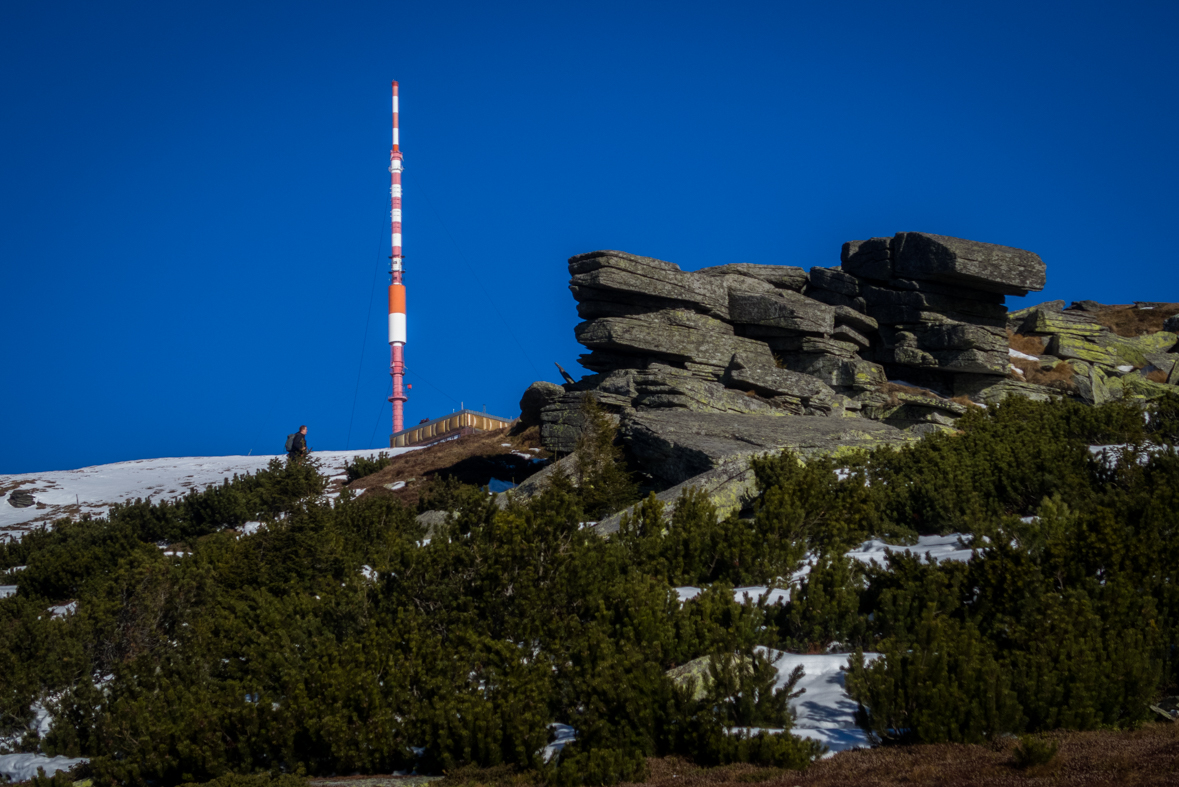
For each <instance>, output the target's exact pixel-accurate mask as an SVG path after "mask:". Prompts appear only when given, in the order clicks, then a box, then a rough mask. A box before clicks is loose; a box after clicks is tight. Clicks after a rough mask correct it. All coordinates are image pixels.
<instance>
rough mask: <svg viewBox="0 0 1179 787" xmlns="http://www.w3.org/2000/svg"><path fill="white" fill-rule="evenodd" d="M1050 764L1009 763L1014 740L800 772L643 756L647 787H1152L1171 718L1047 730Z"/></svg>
mask: <svg viewBox="0 0 1179 787" xmlns="http://www.w3.org/2000/svg"><path fill="white" fill-rule="evenodd" d="M1044 737H1046V738H1049V739H1052V740H1056V741H1058V742H1059V743H1060V751H1059V753H1058V754H1057V755H1056V757H1055V758H1054V759H1053V761H1052V762H1051V763H1049V764H1048V765H1043V766H1036V767H1032V768H1028V769H1026V770H1020V769H1019V768H1018V767H1016V764H1015V756H1014V751H1015V747H1016V745H1017V743H1018V741H1017V740H1016V739H1014V738H1004V739H1001V740H999V741H996V742H995V743H994V744H992V745H990V746H970V745H962V744H950V743H942V744H930V745H920V746H882V747H878V748H874V749H866V750H859V751H849V752H843V753H840V754H837V755H835V756H834V757H832V758H830V759H827V760H820V761H818V762H816V763H814V764H813V765H811V766H810V767H809V768H807V769H806V770H805V771H788V770H782V769H778V768H759V767H756V766H753V765H732V766H727V767H721V768H712V769H707V768H700V767H697V766H694V765H692V764H691V763H689V762H687V761H685V760H681V759H677V758H664V759H651V760H648V768H649V776H648V778H647V781H646V782H645V784H646V785H647V786H648V787H742V785H748V784H764V785H767V787H793V785H798V787H901V786H902V785H904V787H951V786H952V787H1008V786H1010V787H1023V785H1027V786H1028V787H1032V785H1053V786H1054V787H1056V786H1059V787H1088V786H1089V785H1094V786H1096V785H1119V786H1120V785H1126V786H1127V787H1132V786H1137V787H1154V786H1155V785H1158V786H1159V787H1162V785H1175V784H1179V724H1173V723H1168V722H1162V723H1157V724H1146V725H1144V726H1143V727H1141V728H1140V729H1137V730H1133V731H1123V732H1114V731H1107V730H1106V731H1100V732H1055V733H1049V734H1047V735H1045V736H1044Z"/></svg>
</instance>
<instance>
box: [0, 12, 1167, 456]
mask: <svg viewBox="0 0 1179 787" xmlns="http://www.w3.org/2000/svg"><path fill="white" fill-rule="evenodd" d="M1177 40H1179V3H1175V2H1124V1H1123V2H1052V3H1047V2H1028V1H1027V0H1023V1H1021V2H995V1H994V0H988V2H951V3H947V2H944V0H939V1H937V2H889V3H881V2H822V3H820V2H807V3H801V2H785V1H784V0H779V1H778V2H729V3H716V2H708V3H703V2H699V3H698V2H685V1H684V0H676V1H675V2H645V1H643V0H638V1H636V0H630V2H623V3H617V2H601V1H595V2H592V3H589V2H572V1H570V2H551V0H549V1H548V2H535V3H530V2H507V3H487V2H481V3H475V2H348V3H326V2H318V3H312V2H250V1H249V0H244V1H243V0H236V1H235V2H219V1H218V0H200V2H178V1H171V2H141V3H135V2H102V3H95V2H75V1H69V0H65V1H63V0H55V2H43V1H42V0H5V2H3V3H2V4H0V101H2V104H0V106H2V107H3V114H2V116H0V117H2V122H0V143H2V145H3V152H4V155H3V159H2V163H0V167H2V175H0V266H2V268H0V270H2V271H3V279H2V281H3V286H2V287H0V297H2V299H3V300H2V305H0V331H2V335H3V337H4V344H3V347H4V350H5V352H4V357H3V358H2V359H0V369H2V370H3V371H2V372H0V381H2V382H0V419H2V421H0V473H15V472H27V471H34V470H44V469H67V468H73V467H80V466H85V465H91V464H97V463H103V462H112V461H119V460H125V459H139V458H147V457H158V456H188V455H222V454H245V453H247V452H251V451H252V452H253V453H255V454H258V453H276V452H280V451H281V449H282V444H283V441H284V439H285V437H286V435H287V434H288V433H289V432H292V431H294V430H295V428H296V427H297V426H298V425H299V424H302V423H305V424H307V425H308V426H309V435H308V437H309V443H310V444H311V446H312V447H313V448H316V449H325V450H326V449H345V448H364V447H369V446H371V447H374V448H378V447H381V446H384V445H388V435H389V431H390V421H391V418H390V408H389V405H388V404H387V402H386V401H385V397H386V396H388V393H389V375H388V353H389V351H388V345H387V343H386V342H387V337H386V328H385V322H386V321H385V312H386V306H385V297H384V291H385V287H386V285H387V284H388V275H387V269H388V260H387V257H388V254H389V233H388V213H387V200H388V186H389V175H388V172H387V166H388V152H389V142H390V139H389V136H390V135H389V122H390V119H389V111H390V106H389V105H390V100H389V82H390V80H393V79H396V80H398V81H399V82H400V85H401V119H402V123H401V141H402V149H403V150H404V153H405V174H404V184H405V185H404V189H405V197H404V223H405V224H404V234H405V243H404V247H405V254H406V271H407V273H406V284H407V286H408V301H409V320H408V322H409V342H408V345H407V347H406V362H407V366H408V370H409V373H408V376H407V381H408V382H410V383H412V384H413V391H412V396H411V399H410V400H409V402H408V403H407V405H406V423H407V424H414V423H417V422H418V421H419V420H421V419H422V418H427V417H431V418H432V417H438V416H441V415H443V414H445V413H447V412H450V411H451V410H453V409H456V408H458V407H459V406H460V402H461V403H463V404H465V405H466V406H467V407H469V408H474V409H482V408H484V407H486V408H487V410H488V411H489V412H491V413H494V414H499V415H504V416H514V415H516V414H517V413H518V412H519V410H518V402H519V399H520V395H521V393H523V391H524V389H525V388H526V387H527V386H528V385H529V384H530V383H531V382H532V381H533V380H537V379H546V380H552V381H559V379H560V378H559V376H558V375H557V372H556V369H555V367H554V366H553V362H554V361H557V362H560V363H561V364H562V365H564V366H565V367H566V368H568V369H569V370H570V371H571V372H573V373H574V374H576V375H580V374H583V373H584V370H582V369H581V368H580V367H579V366H578V364H577V356H578V354H579V346H578V345H577V344H576V342H575V341H574V338H573V327H574V325H576V323H577V321H578V320H577V314H576V310H575V305H574V301H573V299H572V297H571V295H570V293H569V291H568V289H567V285H568V270H567V268H566V260H567V258H568V257H569V256H571V255H573V254H578V253H581V252H586V251H591V250H594V249H603V248H606V249H621V250H625V251H629V252H633V253H637V254H644V255H649V256H653V257H658V258H660V259H665V260H670V261H672V262H675V263H677V264H679V265H681V266H682V267H683V268H685V269H688V270H693V269H696V268H701V267H704V266H707V265H717V264H722V263H728V262H754V263H771V264H786V265H799V266H802V267H806V268H809V267H811V266H814V265H824V266H827V265H835V264H838V262H839V249H840V245H841V244H842V243H843V242H844V241H847V240H853V239H858V238H867V237H871V236H876V235H891V234H893V233H895V232H898V231H905V230H919V231H926V232H934V233H939V234H944V235H953V236H958V237H964V238H970V239H974V240H980V241H987V242H992V243H1001V244H1005V245H1009V246H1016V247H1019V248H1025V249H1030V250H1032V251H1035V252H1037V253H1038V254H1040V255H1041V256H1042V257H1043V258H1044V260H1045V262H1046V263H1047V265H1048V286H1047V288H1046V289H1045V290H1044V292H1043V293H1041V294H1039V295H1038V296H1033V297H1032V298H1028V299H1025V300H1024V301H1023V302H1020V301H1018V300H1016V301H1015V303H1014V304H1012V305H1014V306H1016V307H1018V306H1022V305H1028V304H1030V303H1034V302H1038V301H1040V300H1048V299H1056V298H1062V299H1065V300H1066V301H1068V300H1075V299H1082V298H1091V299H1094V300H1099V301H1103V302H1107V303H1125V302H1130V301H1133V300H1170V301H1175V300H1179V263H1177V262H1176V258H1175V254H1174V253H1173V252H1167V251H1165V250H1164V249H1163V248H1162V247H1161V246H1160V245H1159V244H1160V243H1161V241H1162V240H1165V239H1166V238H1170V237H1174V236H1175V234H1176V233H1175V230H1176V217H1177V215H1179V196H1177V188H1176V184H1177V183H1179V146H1177V145H1176V129H1177V128H1179V122H1177V120H1179V118H1177V114H1179V110H1177V102H1176V84H1177V77H1179V45H1177V44H1176V41H1177ZM1011 301H1012V299H1009V304H1010V303H1011Z"/></svg>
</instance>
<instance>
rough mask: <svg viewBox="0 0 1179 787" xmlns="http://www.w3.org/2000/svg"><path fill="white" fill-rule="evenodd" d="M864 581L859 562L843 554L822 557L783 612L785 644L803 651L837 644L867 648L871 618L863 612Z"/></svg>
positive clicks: (851, 647) (842, 648)
mask: <svg viewBox="0 0 1179 787" xmlns="http://www.w3.org/2000/svg"><path fill="white" fill-rule="evenodd" d="M864 584H865V580H864V570H863V567H862V566H861V565H860V564H859V563H856V562H854V561H852V560H848V559H847V558H845V557H842V556H840V557H831V556H824V557H821V558H818V559H817V560H816V562H815V565H814V566H813V567H812V568H811V571H810V573H809V574H808V575H807V576H806V578H805V579H804V580H802V583H801V584H800V586H799V587H798V589H797V590H795V591H794V593H793V594H792V599H791V603H790V604H789V605H788V606H787V608H786V610H785V611H784V614H782V615H780V620H781V627H782V629H783V635H784V642H783V644H784V645H785V646H786V647H787V648H788V649H790V650H796V651H802V652H807V651H811V650H827V649H828V648H830V647H831V646H832V645H836V644H837V645H838V646H839V649H840V650H844V651H846V650H854V649H855V648H856V647H863V646H864V645H865V644H866V642H867V640H868V621H867V620H866V615H865V614H864V613H862V612H861V611H860V597H861V594H862V593H863V586H864Z"/></svg>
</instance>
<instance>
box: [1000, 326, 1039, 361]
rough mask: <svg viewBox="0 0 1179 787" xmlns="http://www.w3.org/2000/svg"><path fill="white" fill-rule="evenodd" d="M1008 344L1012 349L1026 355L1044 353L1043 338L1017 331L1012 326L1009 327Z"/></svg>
mask: <svg viewBox="0 0 1179 787" xmlns="http://www.w3.org/2000/svg"><path fill="white" fill-rule="evenodd" d="M1007 344H1008V346H1010V347H1011V349H1013V350H1018V351H1019V352H1021V353H1024V354H1026V355H1035V356H1040V355H1043V354H1044V340H1043V339H1041V338H1040V337H1039V336H1024V335H1023V334H1022V333H1015V332H1014V331H1012V330H1011V329H1010V328H1008V329H1007Z"/></svg>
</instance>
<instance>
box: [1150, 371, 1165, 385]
mask: <svg viewBox="0 0 1179 787" xmlns="http://www.w3.org/2000/svg"><path fill="white" fill-rule="evenodd" d="M1146 379H1147V380H1150V381H1151V382H1152V383H1165V382H1166V381H1167V373H1166V372H1164V371H1163V370H1162V369H1155V370H1154V371H1152V372H1148V373H1147V375H1146Z"/></svg>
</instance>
